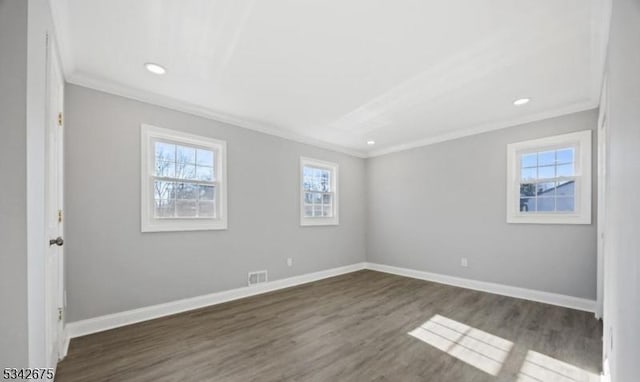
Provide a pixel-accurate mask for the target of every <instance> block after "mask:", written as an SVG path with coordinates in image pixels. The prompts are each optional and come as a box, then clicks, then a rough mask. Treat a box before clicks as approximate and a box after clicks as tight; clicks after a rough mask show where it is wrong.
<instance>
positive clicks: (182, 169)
mask: <svg viewBox="0 0 640 382" xmlns="http://www.w3.org/2000/svg"><path fill="white" fill-rule="evenodd" d="M176 178H180V179H196V166H195V165H193V164H185V163H176Z"/></svg>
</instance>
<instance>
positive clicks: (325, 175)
mask: <svg viewBox="0 0 640 382" xmlns="http://www.w3.org/2000/svg"><path fill="white" fill-rule="evenodd" d="M320 184H321V186H322V191H324V192H328V191H330V190H331V173H330V172H329V171H328V170H322V171H321V172H320Z"/></svg>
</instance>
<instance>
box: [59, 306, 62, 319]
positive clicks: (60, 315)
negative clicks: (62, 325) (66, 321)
mask: <svg viewBox="0 0 640 382" xmlns="http://www.w3.org/2000/svg"><path fill="white" fill-rule="evenodd" d="M58 321H62V308H58Z"/></svg>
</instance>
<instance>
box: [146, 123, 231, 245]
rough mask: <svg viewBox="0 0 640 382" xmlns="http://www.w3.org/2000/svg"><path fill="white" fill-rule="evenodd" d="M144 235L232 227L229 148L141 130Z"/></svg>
mask: <svg viewBox="0 0 640 382" xmlns="http://www.w3.org/2000/svg"><path fill="white" fill-rule="evenodd" d="M141 151H142V184H141V186H142V187H141V189H142V198H141V200H142V231H143V232H154V231H193V230H215V229H226V228H227V206H226V143H225V142H224V141H219V140H215V139H211V138H207V137H201V136H196V135H191V134H186V133H182V132H178V131H173V130H168V129H163V128H159V127H155V126H149V125H142V150H141Z"/></svg>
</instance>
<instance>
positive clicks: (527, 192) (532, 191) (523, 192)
mask: <svg viewBox="0 0 640 382" xmlns="http://www.w3.org/2000/svg"><path fill="white" fill-rule="evenodd" d="M535 195H536V185H535V184H533V183H521V184H520V197H524V196H535Z"/></svg>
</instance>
